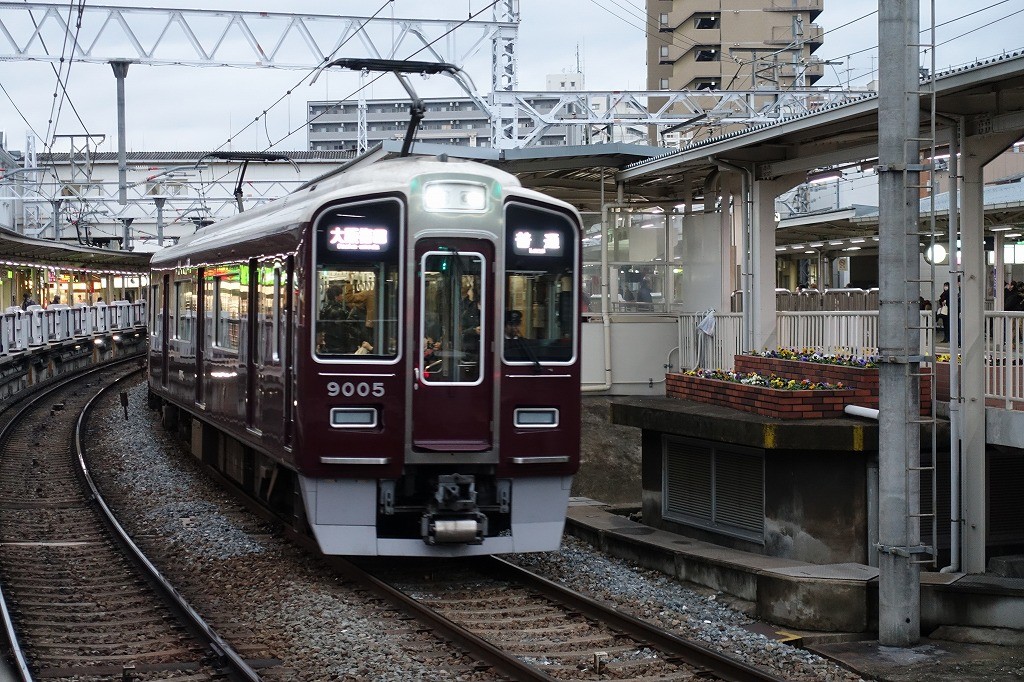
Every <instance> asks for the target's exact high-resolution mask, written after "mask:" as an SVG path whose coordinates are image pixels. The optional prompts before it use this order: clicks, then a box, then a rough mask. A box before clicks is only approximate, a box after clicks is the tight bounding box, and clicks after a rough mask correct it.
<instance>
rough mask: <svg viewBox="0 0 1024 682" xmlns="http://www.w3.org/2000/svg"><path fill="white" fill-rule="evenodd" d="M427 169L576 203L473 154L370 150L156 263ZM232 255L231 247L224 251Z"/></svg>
mask: <svg viewBox="0 0 1024 682" xmlns="http://www.w3.org/2000/svg"><path fill="white" fill-rule="evenodd" d="M428 173H445V174H465V175H474V176H477V177H481V176H482V177H485V178H489V179H491V180H494V181H495V182H498V183H500V184H501V185H502V187H503V188H505V190H506V191H508V192H509V193H510V194H513V195H516V196H523V197H531V198H536V199H544V200H545V201H548V202H550V203H554V204H558V205H560V206H561V207H563V208H565V209H566V210H569V211H572V212H575V208H573V206H572V205H571V204H569V203H567V202H564V201H562V200H560V199H554V198H552V197H550V196H546V195H544V194H542V193H540V192H537V191H535V190H531V189H526V188H524V187H522V185H521V183H520V182H519V180H518V179H517V178H516V176H514V175H512V174H510V173H507V172H505V171H503V170H501V169H498V168H495V167H493V166H489V165H486V164H482V163H479V162H476V161H472V160H465V159H455V158H450V157H446V156H445V155H439V156H438V155H432V156H423V155H413V156H407V157H400V158H379V157H378V158H374V157H373V156H372V154H371V155H366V156H364V157H360V158H358V159H355V160H354V161H353V162H352V163H349V164H346V165H345V166H343V167H342V168H340V169H338V170H336V171H332V172H331V173H328V174H325V175H323V176H320V177H319V178H315V179H313V180H311V181H310V182H308V183H306V184H305V185H303V186H302V187H300V188H299V189H297V190H295V191H294V192H292V193H291V194H288V195H286V196H284V197H281V198H280V199H276V200H274V201H272V202H269V203H267V204H264V205H262V206H259V207H257V208H254V209H250V210H248V211H245V212H244V213H239V214H238V215H235V216H232V217H230V218H227V219H225V220H222V221H219V222H216V223H213V224H212V225H209V226H207V227H204V228H202V229H200V230H198V231H197V232H196V233H195V234H193V235H189V236H187V237H183V238H182V239H181V241H179V242H178V244H177V245H175V246H172V247H169V248H167V249H163V250H161V251H158V252H156V253H154V254H153V257H152V261H151V262H152V263H153V264H154V265H157V264H165V263H174V262H178V261H180V260H181V259H182V258H183V257H186V256H187V255H189V254H192V253H194V252H204V253H209V252H211V251H214V250H220V249H228V250H230V247H231V246H232V245H234V244H238V243H239V242H251V241H254V240H259V239H262V238H265V237H269V236H271V235H275V234H279V233H281V232H284V231H289V230H299V229H301V227H302V225H304V224H305V223H307V222H309V221H310V220H311V219H312V217H313V213H314V212H315V211H316V210H317V208H319V207H320V206H321V205H322V204H323V203H324V202H326V201H331V200H333V199H335V198H343V197H346V196H356V195H359V194H368V193H386V192H394V191H403V190H407V189H408V187H409V183H410V180H411V179H412V178H413V177H414V176H418V175H423V174H428ZM222 255H224V256H225V257H230V254H229V253H223V254H222Z"/></svg>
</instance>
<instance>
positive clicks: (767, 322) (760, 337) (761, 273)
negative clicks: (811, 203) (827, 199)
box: [750, 174, 803, 350]
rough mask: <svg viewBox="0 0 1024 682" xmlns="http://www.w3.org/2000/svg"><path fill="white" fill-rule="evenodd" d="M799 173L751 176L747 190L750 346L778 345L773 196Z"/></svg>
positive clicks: (797, 179) (792, 184) (788, 186)
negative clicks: (749, 263)
mask: <svg viewBox="0 0 1024 682" xmlns="http://www.w3.org/2000/svg"><path fill="white" fill-rule="evenodd" d="M802 175H803V174H800V175H799V176H797V177H793V176H790V177H784V178H777V179H774V180H755V181H754V183H753V187H752V190H751V204H752V207H751V211H750V219H751V222H752V225H751V229H750V238H751V244H750V248H751V259H750V260H751V264H752V266H753V272H752V273H751V288H752V292H751V314H752V318H751V324H752V326H753V344H754V347H753V350H761V349H763V348H768V349H774V348H776V347H777V346H778V345H779V344H778V332H777V329H776V327H775V317H776V315H775V313H776V308H775V285H776V276H775V272H776V268H775V261H776V258H775V230H776V228H777V227H778V223H777V222H776V221H775V198H776V197H778V196H779V195H780V194H782V193H783V192H785V191H787V190H789V189H791V188H792V187H795V186H796V185H797V184H799V182H800V177H801V176H802Z"/></svg>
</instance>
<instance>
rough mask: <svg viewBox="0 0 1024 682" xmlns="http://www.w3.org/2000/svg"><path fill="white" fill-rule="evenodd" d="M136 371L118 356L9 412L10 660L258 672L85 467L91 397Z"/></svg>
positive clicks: (3, 566)
mask: <svg viewBox="0 0 1024 682" xmlns="http://www.w3.org/2000/svg"><path fill="white" fill-rule="evenodd" d="M132 371H133V368H128V367H125V366H124V365H123V363H119V364H118V365H107V366H104V367H102V368H98V369H96V370H93V371H90V372H87V373H84V374H83V375H80V376H79V377H77V378H72V379H70V380H68V381H63V382H60V383H58V384H55V385H54V386H52V387H50V388H48V389H47V390H45V391H43V392H41V393H40V394H38V395H36V396H35V397H33V398H32V399H31V400H29V401H27V402H26V403H25V404H24V405H22V406H19V408H18V409H17V410H14V411H12V412H11V413H10V414H9V415H8V414H5V415H4V418H3V419H2V420H0V421H2V422H3V424H2V425H0V467H2V476H0V587H2V597H3V599H2V600H0V601H2V603H3V616H4V621H5V625H6V628H7V630H8V632H7V637H8V639H9V641H10V643H9V646H10V647H11V651H12V655H11V658H12V660H14V661H15V662H16V668H17V672H18V674H19V676H20V678H21V679H23V680H29V679H33V678H34V677H39V678H43V677H45V678H47V679H74V680H101V679H119V680H152V679H161V680H170V679H177V680H190V681H191V680H195V681H199V680H206V679H210V680H212V679H217V680H223V679H244V680H259V679H260V677H259V675H258V674H257V673H256V672H255V671H254V670H253V669H252V668H251V667H250V666H248V665H247V664H246V663H245V661H244V660H242V658H241V657H240V656H239V655H238V654H237V653H236V652H235V651H234V650H233V649H232V648H231V647H230V646H229V645H228V644H227V643H226V642H225V641H223V640H222V639H221V638H220V637H219V636H218V635H217V633H216V632H214V631H213V630H212V629H211V628H209V627H208V626H207V625H206V624H205V623H203V622H202V620H201V619H199V617H198V616H197V615H196V613H195V612H194V611H193V610H192V609H191V608H190V607H189V606H188V605H187V604H185V603H184V602H182V601H181V600H180V599H178V598H177V595H176V593H175V592H174V590H173V588H172V587H171V586H170V585H169V584H167V583H166V581H164V580H163V578H162V577H160V575H159V573H157V572H156V571H155V569H154V568H153V567H152V565H151V564H149V562H148V561H147V560H146V559H145V557H143V556H142V555H141V553H139V552H138V550H137V549H136V548H135V546H134V545H133V544H132V543H131V541H130V540H129V539H128V538H127V536H125V535H124V534H123V533H122V532H121V530H120V526H118V524H117V522H116V521H114V520H113V519H112V517H108V515H107V511H106V505H105V504H104V503H103V501H102V498H101V497H100V496H99V494H98V493H97V491H96V489H95V487H94V486H92V482H91V480H90V478H89V476H88V473H87V472H86V471H85V469H84V464H83V463H82V460H81V457H80V446H81V436H80V435H79V432H80V430H81V429H82V428H83V425H84V423H85V421H86V415H87V412H88V408H89V405H90V404H91V402H92V399H93V397H94V396H95V395H98V394H99V393H100V392H102V390H103V389H105V388H108V387H110V386H113V385H114V384H116V383H117V381H118V380H119V379H121V378H123V377H125V376H127V375H129V374H131V373H132ZM76 445H77V446H78V447H75V446H76Z"/></svg>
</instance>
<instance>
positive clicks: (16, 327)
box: [0, 301, 146, 357]
mask: <svg viewBox="0 0 1024 682" xmlns="http://www.w3.org/2000/svg"><path fill="white" fill-rule="evenodd" d="M145 325H146V302H145V301H139V302H136V303H129V302H128V301H113V302H111V303H110V304H109V305H102V304H101V305H92V306H90V305H84V304H78V305H74V306H67V305H63V304H59V303H58V304H54V305H51V306H49V307H48V308H42V307H41V306H29V308H28V310H22V309H21V308H18V307H16V306H12V307H10V308H7V309H6V310H5V311H4V312H3V313H0V357H2V356H9V355H14V354H17V353H21V352H24V351H26V350H29V349H31V348H39V347H41V346H45V345H48V344H52V343H60V342H63V341H72V340H81V339H85V338H88V337H90V336H95V335H98V334H108V333H111V332H117V331H131V330H134V329H138V328H141V327H144V326H145Z"/></svg>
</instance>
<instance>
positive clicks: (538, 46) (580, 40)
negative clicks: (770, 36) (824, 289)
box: [0, 0, 1024, 151]
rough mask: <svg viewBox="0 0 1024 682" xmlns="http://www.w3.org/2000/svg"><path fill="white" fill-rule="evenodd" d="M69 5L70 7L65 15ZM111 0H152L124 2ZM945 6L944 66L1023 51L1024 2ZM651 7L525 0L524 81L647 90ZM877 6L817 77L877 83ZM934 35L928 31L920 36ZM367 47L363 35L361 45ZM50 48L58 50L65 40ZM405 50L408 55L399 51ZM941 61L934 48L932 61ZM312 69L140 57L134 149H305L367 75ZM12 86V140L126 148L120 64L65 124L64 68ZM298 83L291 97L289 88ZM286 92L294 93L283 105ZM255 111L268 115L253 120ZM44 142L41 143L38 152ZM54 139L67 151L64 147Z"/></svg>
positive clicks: (71, 90) (342, 3)
mask: <svg viewBox="0 0 1024 682" xmlns="http://www.w3.org/2000/svg"><path fill="white" fill-rule="evenodd" d="M186 3H187V0H186ZM68 4H69V3H67V2H65V3H62V4H60V5H59V6H60V7H61V8H63V9H62V11H63V12H64V13H65V14H66V8H67V7H68ZM72 4H73V3H72ZM90 4H96V3H90ZM110 4H116V5H119V6H145V5H146V4H147V3H145V2H139V1H137V0H119V1H117V2H112V3H110ZM149 4H150V5H152V4H168V5H169V4H170V3H149ZM175 4H177V3H175ZM189 4H190V5H191V6H200V5H202V6H203V7H204V9H244V10H247V11H268V12H293V13H311V14H326V13H342V14H346V15H357V16H369V15H371V14H373V13H374V12H376V11H378V10H380V9H381V7H382V5H384V9H383V12H382V16H394V17H418V16H429V17H430V18H442V19H454V20H461V19H465V18H467V16H468V15H469V14H471V13H477V12H479V11H480V10H485V11H484V12H483V13H482V14H481V15H480V18H486V19H489V18H490V16H491V12H490V10H489V9H485V8H487V7H488V6H489V5H490V0H431V2H423V1H422V0H394V2H392V3H387V4H385V3H384V1H383V0H331V1H329V2H328V1H327V0H319V1H318V0H288V1H287V2H285V1H284V0H262V2H258V3H257V2H252V0H249V1H246V2H241V1H238V0H204V2H202V3H200V2H193V3H189ZM935 4H936V5H937V9H936V15H937V16H936V23H937V24H939V27H938V29H937V33H936V43H937V44H938V47H937V49H936V53H935V54H936V60H935V61H936V64H937V65H938V66H939V68H940V70H941V68H943V67H945V66H952V65H961V64H965V63H969V62H973V61H974V60H976V59H980V58H985V57H990V56H995V55H998V54H1001V53H1005V52H1012V51H1016V50H1020V49H1022V48H1024V0H1002V1H999V0H978V1H977V2H962V1H959V0H935ZM930 5H931V2H923V3H922V16H921V26H922V28H927V27H928V26H929V25H930V17H929V7H930ZM642 7H643V3H642V0H521V2H520V12H521V19H522V21H521V24H520V29H519V46H518V47H519V49H518V66H519V89H520V90H543V89H544V87H545V77H546V75H548V74H555V73H559V72H562V71H573V70H575V69H576V65H577V63H579V64H581V65H582V67H583V70H584V73H585V78H586V86H587V87H588V89H598V90H604V89H607V90H628V89H632V90H642V89H643V88H644V87H645V68H646V67H645V48H644V45H645V29H646V26H645V23H644V19H643V9H642ZM875 7H876V4H875V3H873V2H852V1H851V0H825V11H824V12H823V13H822V14H821V15H820V16H819V17H818V18H817V19H816V23H817V24H819V25H821V26H822V27H823V28H824V29H825V31H826V34H825V41H824V45H823V46H822V48H821V49H819V50H818V52H817V53H816V56H817V57H819V58H821V59H824V60H827V61H829V62H836V63H835V64H830V65H829V66H827V67H826V77H825V78H824V79H823V80H821V81H819V82H818V83H817V85H837V84H841V85H846V84H850V85H852V86H855V87H858V86H859V87H864V86H866V85H867V84H868V83H869V82H870V81H871V80H872V78H873V77H874V73H873V70H874V69H875V68H877V63H876V55H877V51H876V50H874V49H872V48H873V47H874V46H875V45H877V24H878V16H877V14H876V13H874V12H873V10H874V9H875ZM8 20H9V15H7V14H6V13H5V11H4V10H0V21H2V22H4V23H5V25H6V24H7V23H8ZM8 29H9V30H10V29H11V27H10V26H8ZM18 30H19V29H17V28H15V29H14V30H13V31H12V32H13V33H14V34H15V38H16V40H18V42H19V44H23V43H24V42H25V40H26V39H27V36H26V35H25V34H24V30H21V34H20V35H19V33H18ZM929 40H930V39H929V38H928V37H927V36H925V37H924V38H923V39H922V42H923V43H924V42H929ZM356 44H357V43H355V42H353V43H352V44H351V46H350V49H355V46H356ZM410 45H411V44H410ZM465 45H466V43H460V44H459V45H458V49H460V50H464V49H466V48H465ZM49 47H50V49H51V51H54V52H59V46H55V45H50V46H49ZM410 49H411V48H410ZM9 53H10V46H9V45H8V44H7V43H6V39H5V38H3V37H2V32H0V54H9ZM348 55H349V56H354V53H348ZM182 56H186V57H189V56H190V54H186V55H182ZM399 56H402V57H405V56H408V55H406V54H402V53H401V51H400V53H399ZM929 62H930V57H928V58H926V61H925V62H924V63H929ZM466 66H467V71H468V72H469V74H470V76H471V77H472V79H473V81H474V82H475V84H476V85H477V88H478V89H479V90H480V91H484V92H485V91H486V90H488V89H489V80H490V70H489V69H490V46H489V44H485V45H483V46H482V48H481V49H480V51H479V52H478V53H477V55H476V57H475V58H474V59H472V60H471V61H470V63H468V64H467V65H466ZM305 75H306V74H305V73H304V72H302V71H296V70H278V69H236V68H196V67H182V66H174V67H172V66H159V67H156V66H144V65H133V66H132V67H130V69H129V72H128V78H127V79H126V100H127V130H128V132H127V139H128V147H129V149H131V150H133V151H142V150H147V151H152V150H211V149H217V148H225V147H226V145H227V141H228V139H229V138H231V139H232V141H231V143H230V145H229V147H230V148H232V149H239V150H241V149H245V150H251V149H261V150H262V149H267V148H268V146H269V144H270V143H275V147H274V149H277V150H292V149H304V148H305V147H306V136H305V129H304V127H303V122H304V121H305V112H306V102H307V101H310V100H322V99H338V98H345V97H349V96H352V95H353V92H354V90H355V89H356V88H357V87H358V77H357V76H356V75H354V74H352V73H331V74H328V75H321V77H320V78H319V79H318V80H317V82H316V83H315V84H314V85H312V86H310V85H309V84H308V83H309V78H306V80H305V81H304V82H303V83H302V84H299V82H300V80H302V79H303V77H304V76H305ZM413 82H414V85H415V87H416V88H417V90H418V91H419V92H420V94H421V95H423V96H461V95H462V91H461V90H460V89H459V88H458V87H457V86H456V85H454V84H452V83H451V82H449V81H448V80H447V79H446V78H445V77H443V76H434V77H432V78H430V79H429V81H422V80H421V79H420V78H419V77H416V78H414V80H413ZM0 85H2V86H3V90H0V130H2V131H3V132H4V133H5V136H6V140H7V143H6V144H7V147H8V148H10V149H23V148H24V146H25V142H24V140H25V131H26V130H27V129H28V128H29V127H31V128H32V129H34V130H35V131H36V133H37V134H38V135H39V136H40V137H41V138H44V137H46V136H47V131H48V130H50V133H51V134H52V133H54V132H56V134H58V135H68V134H78V133H81V132H83V131H84V130H87V131H88V132H89V133H92V134H98V135H105V136H106V142H105V143H104V145H103V146H102V147H101V150H103V151H113V150H115V149H116V137H117V123H116V107H115V101H116V100H115V80H114V77H113V72H112V71H111V68H110V66H109V65H106V64H86V63H75V64H73V65H72V66H71V73H70V77H69V79H68V86H67V92H68V94H69V100H66V101H64V102H63V103H62V104H61V106H60V112H59V116H58V117H57V124H56V126H53V125H52V124H51V123H50V121H51V120H52V113H51V111H52V109H53V108H54V107H52V106H51V105H52V104H53V102H54V100H55V97H54V93H55V91H57V78H56V76H55V75H54V73H53V67H52V66H51V65H50V64H48V63H38V62H24V61H18V62H2V63H0ZM289 90H292V94H290V95H286V93H287V92H288V91H289ZM402 94H403V91H402V90H401V89H400V88H399V87H398V86H397V85H396V82H395V81H394V77H393V76H386V79H382V80H381V81H379V82H378V83H376V84H375V85H373V86H372V87H371V88H370V89H369V90H368V91H367V97H368V98H372V97H375V96H376V97H395V96H401V95H402ZM281 97H284V100H283V101H282V102H281V103H279V104H275V102H276V101H277V100H278V99H279V98H281ZM56 99H57V100H58V101H60V100H61V98H60V97H58V98H56ZM264 110H266V111H267V115H266V117H265V118H264V117H262V112H263V111H264ZM76 112H77V113H76ZM22 116H24V118H25V119H27V121H28V123H27V124H26V122H25V120H23V119H22ZM79 117H80V118H81V122H80V121H79ZM257 117H259V118H260V122H259V124H258V125H250V126H249V127H248V128H247V129H245V130H242V128H243V127H244V126H245V125H246V124H248V123H250V122H252V121H253V120H254V119H255V118H257ZM240 131H241V132H240ZM291 131H297V132H294V133H292V132H291ZM289 133H291V134H289ZM43 146H44V145H43V143H42V142H39V143H37V149H39V150H42V149H43ZM56 149H58V150H61V151H63V150H64V149H61V147H60V146H58V147H56Z"/></svg>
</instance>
